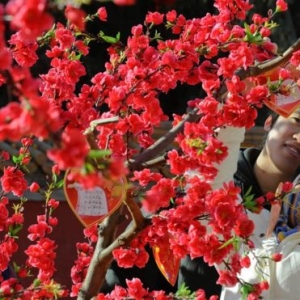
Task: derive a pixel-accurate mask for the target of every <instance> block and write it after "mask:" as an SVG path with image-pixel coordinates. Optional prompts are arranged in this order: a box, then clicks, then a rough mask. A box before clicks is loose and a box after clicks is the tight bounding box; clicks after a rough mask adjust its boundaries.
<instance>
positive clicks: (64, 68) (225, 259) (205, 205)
mask: <svg viewBox="0 0 300 300" xmlns="http://www.w3.org/2000/svg"><path fill="white" fill-rule="evenodd" d="M114 2H115V4H117V5H126V4H127V5H128V4H133V3H134V1H129V0H127V1H125V0H124V1H121V0H118V1H117V0H114ZM52 4H53V3H52ZM52 4H51V5H52ZM214 6H215V8H216V13H215V14H209V13H208V14H206V15H205V16H204V17H202V18H194V19H186V18H185V16H183V15H180V14H178V13H177V12H176V11H175V10H172V11H169V12H167V13H165V14H162V13H159V12H149V13H148V14H147V15H146V17H145V21H144V23H143V24H136V25H135V26H134V27H132V29H131V35H130V36H129V37H128V39H127V42H126V43H125V44H122V43H121V41H120V36H119V35H118V34H117V35H116V36H108V35H106V34H105V32H103V31H100V32H99V33H98V34H97V35H95V34H91V33H89V32H88V31H87V30H86V28H87V26H86V25H87V24H88V23H90V22H94V21H95V20H96V19H97V20H100V21H101V22H103V24H104V22H106V21H107V20H108V19H109V14H107V11H106V9H105V8H104V7H100V8H99V9H98V10H97V11H95V13H94V14H90V15H88V14H86V13H85V12H84V11H83V10H82V9H81V8H80V6H79V5H78V6H71V5H67V6H65V7H62V9H63V10H64V16H65V18H66V22H65V23H61V22H56V21H55V19H54V17H53V15H52V13H51V9H50V7H51V6H50V2H47V1H46V0H30V1H26V0H10V1H8V2H7V4H6V5H1V6H0V15H1V18H0V85H1V86H3V87H7V89H8V90H9V91H10V99H9V101H8V104H6V105H5V106H4V107H2V108H1V109H0V139H1V141H4V140H5V141H11V142H18V143H20V145H21V146H20V149H19V152H18V153H17V154H16V155H13V156H10V155H9V154H8V153H7V152H6V151H2V152H1V153H0V159H1V160H0V162H1V164H2V166H3V167H2V175H1V181H0V182H1V185H0V199H1V201H0V211H1V213H0V229H1V232H2V236H3V238H2V240H1V244H0V247H1V251H0V270H1V271H5V270H6V269H7V267H8V266H9V265H10V266H13V267H14V273H15V276H13V277H11V278H9V279H5V280H4V279H3V278H2V280H1V284H0V297H1V299H54V298H55V299H56V298H63V297H67V296H68V295H70V296H71V297H78V299H92V298H93V297H97V298H95V299H117V296H118V295H119V296H118V297H119V298H118V299H121V297H123V298H124V299H142V298H143V297H144V298H147V297H149V299H150V297H152V298H154V299H172V298H171V296H170V295H167V294H165V293H164V292H163V291H149V290H147V289H145V288H143V286H142V283H141V282H140V281H139V280H138V279H136V280H133V281H128V288H122V289H121V290H120V289H119V290H118V291H112V293H111V294H110V295H103V294H99V292H98V291H99V289H100V287H101V285H102V283H103V281H104V277H105V273H106V271H107V268H108V267H109V265H110V263H111V262H112V260H113V259H116V260H117V261H118V262H119V264H120V265H121V266H125V267H130V266H133V265H137V266H139V267H141V268H142V267H143V266H144V265H145V264H146V263H147V260H148V253H147V252H146V251H145V246H146V245H149V246H150V247H152V248H155V247H158V248H159V249H161V250H162V251H171V252H172V255H173V256H174V257H176V258H178V259H181V258H183V257H185V256H186V255H190V256H191V257H203V258H204V260H205V261H206V262H208V263H209V264H210V265H213V264H223V265H225V266H226V268H224V269H223V270H221V271H219V274H220V277H219V279H218V283H219V284H221V285H232V284H235V283H236V282H238V280H239V278H238V276H237V275H238V274H239V272H240V270H241V268H242V267H243V265H242V263H240V264H237V261H239V260H241V255H242V254H239V253H238V252H237V251H236V244H237V243H244V244H245V247H248V248H251V242H250V237H251V234H252V232H253V229H254V224H253V222H251V221H250V220H248V217H247V214H246V213H245V208H247V209H249V208H252V209H253V210H256V211H259V209H260V208H261V205H262V204H261V203H258V202H255V200H252V202H251V203H249V201H248V202H246V201H242V202H239V201H238V195H239V192H240V191H239V188H237V187H235V186H234V184H233V182H231V183H229V184H224V185H223V186H221V187H219V188H217V189H213V188H212V185H211V182H212V181H213V179H214V178H215V177H216V176H217V174H218V167H217V166H218V165H219V164H220V163H222V161H223V160H224V159H225V158H226V156H227V154H228V151H230V149H228V148H227V147H226V146H225V145H224V144H223V143H222V142H221V141H220V140H219V139H218V136H217V134H216V132H217V131H218V129H220V128H224V127H227V126H231V127H237V128H243V127H245V128H246V129H249V128H251V127H252V126H254V124H255V119H256V117H257V109H258V108H260V107H262V105H263V103H264V102H266V101H268V100H269V99H271V98H272V97H273V96H274V95H275V94H276V93H283V92H285V93H287V89H286V86H284V84H283V82H284V80H285V79H287V78H291V79H293V80H294V78H292V75H291V74H290V73H289V72H288V71H286V70H285V69H283V68H282V69H281V70H280V71H279V79H278V81H277V83H276V84H275V88H274V83H273V85H272V86H270V85H268V84H267V83H262V84H258V85H254V86H251V87H249V88H248V91H247V93H244V91H245V89H246V83H245V79H246V78H248V80H250V81H251V78H255V77H256V76H259V75H261V74H263V73H265V72H267V71H269V70H272V69H274V68H276V67H280V66H282V65H283V64H284V63H286V62H287V61H289V62H290V63H291V64H292V65H293V66H295V67H296V68H297V67H298V66H299V64H300V51H299V50H298V49H299V42H296V43H295V44H294V45H292V46H291V48H289V49H287V50H286V52H284V53H283V54H282V53H278V52H277V46H276V44H274V43H273V42H272V41H271V40H270V35H271V32H272V29H273V28H275V27H276V26H277V24H276V23H275V22H274V21H273V18H274V16H275V15H276V14H279V13H283V12H284V11H286V10H287V9H288V7H287V3H286V2H285V1H284V0H278V1H277V2H276V7H274V10H273V11H270V12H269V13H268V15H267V16H260V15H258V14H253V15H252V16H251V23H249V24H248V23H246V21H245V19H246V15H247V12H248V11H249V10H250V8H252V6H253V5H251V4H250V3H249V1H248V0H230V1H227V0H226V1H225V0H215V1H214ZM36 20H39V21H38V22H36ZM241 24H243V25H241ZM6 26H9V28H10V31H11V34H10V36H9V37H7V35H6V31H5V28H6ZM162 28H164V31H169V32H170V33H171V36H172V38H167V39H165V38H164V37H163V33H161V32H160V30H161V29H162ZM97 42H102V43H107V52H108V55H109V59H108V60H107V62H106V63H105V65H104V66H103V68H104V71H103V72H99V73H97V74H95V75H94V76H93V77H92V78H90V79H89V83H84V84H81V81H80V80H81V78H82V77H83V76H85V75H86V68H85V65H84V63H83V58H84V57H88V56H89V51H90V48H91V47H93V44H94V43H97ZM41 53H43V55H44V56H45V57H46V59H47V60H48V62H49V68H48V70H47V71H46V72H45V73H42V74H39V75H38V76H34V75H33V73H32V72H31V71H32V68H33V67H34V66H35V65H36V64H37V62H38V59H39V55H41ZM95 63H97V62H95ZM298 83H299V82H297V81H296V80H294V84H295V85H297V84H298ZM180 84H187V85H200V86H201V87H202V89H203V91H204V94H205V96H203V97H201V98H196V99H190V101H189V102H188V107H187V109H186V114H184V115H174V116H173V120H172V126H171V129H170V130H169V131H168V132H167V133H166V134H165V135H164V136H162V137H160V138H157V137H156V135H155V130H156V129H158V128H160V126H161V124H162V123H163V122H164V121H168V117H167V116H166V115H165V114H164V112H163V110H162V108H161V105H160V99H159V97H160V94H161V93H167V92H168V91H170V90H172V89H175V88H176V86H178V85H180ZM169 101H170V105H172V99H170V100H169ZM36 141H45V142H48V143H49V145H51V148H50V149H49V150H48V151H47V156H48V158H49V159H50V160H51V161H52V162H53V167H52V176H51V178H48V179H46V178H45V182H46V180H47V188H46V189H41V187H40V186H39V185H38V184H37V183H35V182H33V183H32V184H30V185H29V184H28V182H27V181H26V178H25V174H26V172H27V167H26V166H28V164H29V163H30V161H31V154H30V149H31V147H34V143H35V142H36ZM170 145H171V146H172V147H171V149H170ZM190 170H193V171H195V172H197V174H201V176H188V175H187V173H188V172H189V171H190ZM64 174H66V177H65V179H64V180H62V179H61V175H64ZM66 181H70V182H75V183H77V184H79V185H80V186H81V187H82V188H83V189H85V190H86V191H89V190H90V191H91V190H95V188H96V187H103V186H104V184H107V183H109V184H110V185H111V186H113V187H115V188H116V190H117V191H120V190H121V192H122V193H123V194H122V195H123V197H122V199H121V200H120V203H117V204H118V205H115V207H114V209H110V208H109V209H108V212H107V213H106V214H105V215H104V218H103V219H101V222H100V221H99V222H100V223H99V224H98V223H97V222H96V223H95V222H93V223H92V224H88V225H89V226H87V227H86V228H85V230H84V233H85V236H86V237H87V238H88V242H86V243H78V244H77V245H76V247H77V251H78V259H77V260H76V262H75V264H74V267H73V268H72V270H70V274H71V275H70V276H72V280H73V286H72V287H62V286H61V285H60V284H59V282H55V281H54V280H53V274H54V270H55V268H57V270H58V271H59V266H55V264H54V259H55V251H56V248H57V246H58V245H57V244H56V242H55V241H54V240H51V239H50V238H49V237H48V234H49V233H50V232H51V231H52V230H55V226H56V224H57V223H58V222H59V220H58V219H57V218H56V217H55V211H56V209H59V202H58V201H57V200H56V199H55V198H53V192H54V191H55V190H56V189H59V188H61V187H62V186H63V185H65V184H66ZM28 190H30V191H31V192H32V193H41V194H42V195H43V197H44V198H45V202H44V206H45V214H44V215H40V216H37V223H36V224H32V225H31V226H30V227H29V228H22V227H23V226H22V224H23V223H24V216H23V204H24V202H25V201H26V200H27V199H26V197H25V196H24V193H25V192H26V191H28ZM11 194H12V195H14V196H15V197H18V198H19V199H20V201H19V204H18V205H15V206H14V207H13V213H12V214H10V213H9V209H8V208H9V206H10V202H9V195H11ZM124 209H126V211H128V212H129V215H130V220H129V221H131V223H130V226H128V227H127V228H122V230H120V228H118V227H119V226H118V224H119V221H118V220H120V219H121V218H122V215H123V213H122V212H124ZM144 212H146V214H145V213H144ZM207 222H209V225H210V227H211V228H212V231H211V232H209V231H208V230H207V227H206V224H207ZM21 229H22V230H28V239H29V240H30V241H32V244H31V245H30V246H29V247H28V249H27V250H26V255H27V256H28V259H27V260H26V262H24V265H20V266H18V265H16V264H13V256H14V253H16V252H17V251H18V239H17V237H18V233H19V231H20V230H21ZM74 247H75V245H74ZM241 261H243V260H241ZM244 261H245V260H244ZM33 269H36V270H37V271H38V273H37V276H36V278H34V279H33V280H32V283H31V284H30V285H29V286H24V285H22V283H21V282H22V278H24V277H28V276H29V275H30V270H33ZM264 288H267V286H266V284H265V282H262V283H261V285H257V286H251V285H247V288H245V289H244V293H245V295H246V296H248V295H252V296H253V297H258V296H259V295H260V293H261V291H262V289H264ZM117 293H120V294H117ZM191 297H194V298H197V299H205V295H203V293H202V292H201V291H198V292H197V293H196V294H194V295H193V296H192V295H191ZM152 298H151V299H152ZM177 299H179V298H177ZM253 299H254V298H253Z"/></svg>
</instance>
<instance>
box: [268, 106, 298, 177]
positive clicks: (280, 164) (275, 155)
mask: <svg viewBox="0 0 300 300" xmlns="http://www.w3.org/2000/svg"><path fill="white" fill-rule="evenodd" d="M264 150H265V151H266V153H267V155H268V156H269V157H270V163H271V164H273V166H274V167H275V168H276V169H278V170H279V171H281V172H285V173H286V174H294V173H295V172H296V170H297V169H298V167H299V166H300V110H297V111H296V112H294V113H293V114H292V115H290V116H289V117H287V118H284V117H281V116H279V117H278V119H277V121H276V122H275V124H274V125H273V126H272V128H270V130H269V133H268V136H267V140H266V144H265V147H264Z"/></svg>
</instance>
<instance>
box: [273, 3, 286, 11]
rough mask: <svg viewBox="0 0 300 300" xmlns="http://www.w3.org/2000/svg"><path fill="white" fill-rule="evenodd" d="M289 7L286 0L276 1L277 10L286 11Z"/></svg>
mask: <svg viewBox="0 0 300 300" xmlns="http://www.w3.org/2000/svg"><path fill="white" fill-rule="evenodd" d="M287 9H288V5H287V3H286V1H285V0H277V1H276V11H286V10H287Z"/></svg>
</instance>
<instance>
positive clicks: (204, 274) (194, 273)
mask: <svg viewBox="0 0 300 300" xmlns="http://www.w3.org/2000/svg"><path fill="white" fill-rule="evenodd" d="M259 153H260V150H258V149H254V148H249V149H245V150H241V151H240V154H239V160H238V167H237V172H236V174H235V175H234V181H235V184H236V185H237V186H239V187H240V188H241V189H242V191H241V195H242V196H243V195H244V193H246V192H247V190H248V189H249V188H250V186H252V193H254V194H255V196H256V197H259V196H261V195H262V191H261V189H260V187H259V185H258V183H257V180H256V178H255V176H254V173H253V166H254V163H255V161H256V159H257V157H258V155H259ZM148 253H149V255H150V259H149V261H148V263H147V265H146V267H145V268H143V269H139V268H137V267H134V268H130V269H124V268H120V267H118V265H117V264H116V262H115V261H114V262H113V263H112V265H111V267H110V268H109V270H108V272H107V275H106V283H105V284H104V286H103V287H102V288H101V292H104V293H109V292H110V291H111V290H113V289H114V286H115V285H120V286H123V287H125V286H126V279H131V278H133V277H137V278H140V279H141V281H142V282H143V284H144V287H146V288H149V290H164V291H166V293H170V292H176V291H177V290H178V288H179V287H180V286H181V284H182V283H185V285H186V286H187V287H189V289H190V290H192V291H196V290H198V289H204V290H205V293H206V297H207V298H209V297H210V296H212V295H220V293H221V286H220V285H218V284H216V281H217V279H218V277H219V275H218V273H217V271H216V269H215V268H214V267H210V266H208V264H206V263H205V262H204V261H203V259H202V257H199V258H195V259H193V260H192V259H191V258H190V257H189V256H187V257H185V258H184V259H182V260H181V264H180V271H179V274H178V279H177V283H176V284H175V286H174V287H173V286H171V285H170V284H169V282H168V281H167V280H166V279H165V278H164V276H163V275H162V273H161V272H160V271H159V269H158V268H157V266H156V262H155V260H154V258H153V255H152V251H151V250H150V249H148Z"/></svg>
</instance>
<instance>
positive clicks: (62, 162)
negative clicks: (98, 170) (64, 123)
mask: <svg viewBox="0 0 300 300" xmlns="http://www.w3.org/2000/svg"><path fill="white" fill-rule="evenodd" d="M88 151H89V146H88V144H87V141H86V139H85V138H84V136H83V135H82V133H81V132H80V131H78V130H77V129H72V128H67V129H66V130H65V131H64V133H63V134H62V147H61V149H51V150H49V151H48V157H49V158H50V159H52V160H53V161H54V162H55V163H56V164H57V165H58V167H59V168H60V169H62V170H66V169H68V168H71V167H81V166H82V165H83V163H84V160H85V158H86V155H87V154H88Z"/></svg>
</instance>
